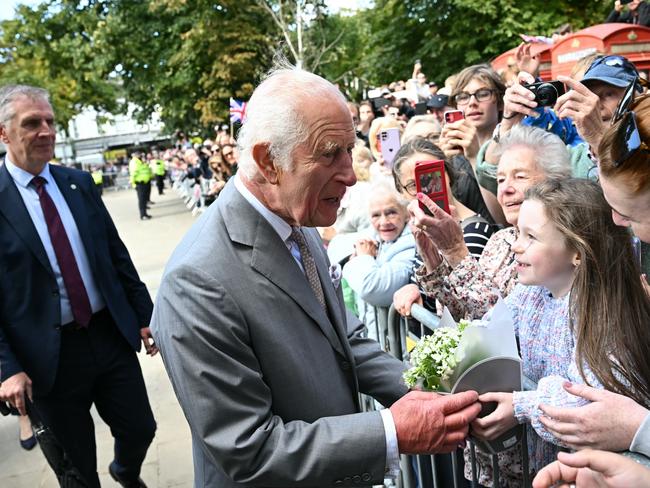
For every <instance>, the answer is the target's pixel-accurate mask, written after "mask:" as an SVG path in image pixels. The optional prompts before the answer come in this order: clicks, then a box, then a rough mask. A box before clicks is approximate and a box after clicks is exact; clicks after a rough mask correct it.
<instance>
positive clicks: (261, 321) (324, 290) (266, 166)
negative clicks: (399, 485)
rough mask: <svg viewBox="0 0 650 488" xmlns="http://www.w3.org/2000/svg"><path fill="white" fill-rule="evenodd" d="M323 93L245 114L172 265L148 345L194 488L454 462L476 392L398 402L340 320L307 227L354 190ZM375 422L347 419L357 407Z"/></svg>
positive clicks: (280, 74)
mask: <svg viewBox="0 0 650 488" xmlns="http://www.w3.org/2000/svg"><path fill="white" fill-rule="evenodd" d="M354 144H355V133H354V128H353V126H352V120H351V117H350V112H349V111H348V109H347V106H346V103H345V99H344V97H343V96H342V95H341V93H340V92H339V91H338V89H337V88H336V87H335V86H333V85H332V84H331V83H329V82H327V81H326V80H324V79H322V78H320V77H318V76H316V75H313V74H311V73H308V72H305V71H302V70H299V69H292V68H280V69H277V70H275V71H273V72H272V73H271V74H270V75H269V77H268V78H267V79H266V80H265V81H264V82H262V83H261V84H260V86H259V87H258V88H257V89H256V90H255V92H254V93H253V96H252V97H251V99H250V102H249V104H248V108H247V120H246V122H245V123H244V126H243V128H242V130H241V132H240V137H239V145H240V149H241V159H240V171H239V172H238V174H237V176H236V177H235V178H233V179H231V180H230V181H229V182H228V184H227V186H226V187H225V188H224V190H223V191H222V193H221V195H220V196H219V198H218V199H217V201H216V202H215V203H214V204H213V205H212V206H211V207H210V208H209V209H208V211H207V212H205V214H204V215H203V216H202V218H201V219H200V221H199V222H197V223H196V224H195V225H194V226H193V228H192V229H191V230H190V232H189V233H188V234H187V236H186V237H185V238H184V239H183V241H182V242H181V244H180V245H179V247H178V248H177V249H176V251H175V252H174V254H173V256H172V258H171V260H170V262H169V264H168V266H167V269H166V271H165V275H164V277H163V281H162V284H161V287H160V290H159V292H158V296H157V301H156V305H155V307H154V318H153V325H152V329H153V334H154V338H155V339H156V343H157V344H158V346H159V348H160V350H161V352H162V356H163V360H164V362H165V366H166V368H167V372H168V374H169V376H170V378H171V381H172V383H173V386H174V389H175V392H176V396H177V397H178V400H179V401H180V403H181V406H182V408H183V411H184V413H185V416H186V417H187V420H188V422H189V424H190V427H191V431H192V439H193V451H194V452H193V454H194V473H195V486H196V487H204V486H206V487H219V488H223V487H240V486H247V487H251V486H259V487H262V486H263V487H269V486H277V487H289V486H346V485H350V486H352V485H354V486H362V485H372V484H379V483H382V481H383V480H384V478H385V477H386V475H387V474H388V475H395V474H397V472H398V470H399V461H398V459H399V453H400V452H402V453H433V452H449V451H452V450H454V449H455V448H456V447H457V446H458V444H459V443H461V442H462V441H463V440H464V438H465V436H466V435H467V430H468V423H469V422H471V421H472V420H473V419H474V418H475V417H476V416H477V414H478V412H479V411H480V405H479V404H478V402H477V398H478V396H477V394H476V393H475V392H466V393H462V394H459V395H451V396H444V397H443V396H439V395H436V394H433V393H423V392H418V391H414V392H410V393H407V389H406V387H405V386H404V384H403V382H402V381H401V374H402V372H403V369H404V366H403V365H402V363H401V362H399V361H397V360H396V359H393V358H392V357H390V356H389V355H388V354H386V353H384V352H382V351H381V350H380V349H379V347H378V345H377V343H376V342H374V341H372V340H369V339H367V338H364V336H363V330H364V328H363V325H362V324H361V323H360V322H359V321H358V320H357V319H356V318H355V317H354V316H352V315H351V314H349V313H347V312H346V310H345V308H344V306H343V300H342V296H341V291H340V289H339V288H338V287H337V286H336V284H335V283H334V281H333V280H332V279H331V277H330V273H329V265H328V262H327V257H326V254H325V252H324V250H323V246H322V243H321V242H320V238H319V236H318V233H317V231H316V230H315V229H312V228H311V227H315V226H329V225H331V224H332V223H333V222H334V220H335V219H336V214H337V209H338V207H339V203H340V201H341V198H342V197H343V195H344V194H345V191H346V187H348V186H351V185H353V184H354V183H355V181H356V178H355V176H354V173H353V171H352V161H351V156H350V153H351V150H352V148H353V147H354ZM359 392H363V393H366V394H369V395H371V396H373V397H374V398H376V399H377V400H378V401H379V402H381V403H382V404H383V405H385V406H387V407H390V408H388V409H386V410H382V411H381V412H366V413H361V412H360V408H359V403H358V393H359Z"/></svg>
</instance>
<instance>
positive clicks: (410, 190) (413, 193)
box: [395, 179, 418, 197]
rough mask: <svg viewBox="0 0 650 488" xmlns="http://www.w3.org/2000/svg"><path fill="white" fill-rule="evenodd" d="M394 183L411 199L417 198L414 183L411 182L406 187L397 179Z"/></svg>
mask: <svg viewBox="0 0 650 488" xmlns="http://www.w3.org/2000/svg"><path fill="white" fill-rule="evenodd" d="M395 182H396V183H397V184H398V185H399V187H400V188H402V189H403V190H404V191H405V192H406V193H408V194H409V195H411V196H412V197H417V196H418V187H417V185H416V183H415V181H413V180H411V181H409V182H408V183H407V184H406V185H402V182H401V181H398V180H397V179H395Z"/></svg>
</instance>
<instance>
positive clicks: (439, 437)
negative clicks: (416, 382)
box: [390, 391, 481, 454]
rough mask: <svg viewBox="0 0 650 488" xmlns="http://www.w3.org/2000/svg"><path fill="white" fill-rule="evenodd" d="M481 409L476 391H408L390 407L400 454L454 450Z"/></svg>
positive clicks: (465, 435) (461, 441)
mask: <svg viewBox="0 0 650 488" xmlns="http://www.w3.org/2000/svg"><path fill="white" fill-rule="evenodd" d="M480 411H481V404H480V403H479V402H478V393H476V392H475V391H466V392H463V393H457V394H455V395H438V394H436V393H428V392H423V391H411V392H409V393H407V394H406V395H404V396H403V397H402V398H400V399H399V400H398V401H396V402H395V403H394V404H393V405H392V406H391V407H390V412H391V414H392V416H393V421H394V422H395V429H396V431H397V444H398V447H399V451H400V453H402V454H433V453H444V452H452V451H454V450H455V449H457V448H458V446H459V445H460V444H462V443H463V441H464V440H465V438H466V437H467V433H468V431H469V424H470V423H471V422H472V421H473V420H474V419H475V418H476V416H477V415H478V414H479V412H480Z"/></svg>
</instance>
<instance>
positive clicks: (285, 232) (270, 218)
mask: <svg viewBox="0 0 650 488" xmlns="http://www.w3.org/2000/svg"><path fill="white" fill-rule="evenodd" d="M235 188H237V191H239V193H241V196H242V197H244V199H245V200H246V201H247V202H248V203H250V204H251V205H252V206H253V208H254V209H255V210H257V211H258V212H259V213H260V214H261V215H262V217H264V218H265V219H266V221H267V222H268V223H269V224H270V225H271V227H273V230H275V232H277V234H278V235H279V236H280V239H282V242H286V241H287V239H289V236H291V226H290V225H289V224H287V223H286V222H285V221H284V219H283V218H282V217H280V216H279V215H276V214H274V213H273V212H271V211H270V210H269V209H268V208H266V207H265V206H264V204H263V203H262V202H260V201H259V200H258V199H257V197H255V195H253V194H252V193H251V191H250V190H249V189H248V188H246V185H244V182H243V181H242V180H241V178H240V176H239V173H237V174H235Z"/></svg>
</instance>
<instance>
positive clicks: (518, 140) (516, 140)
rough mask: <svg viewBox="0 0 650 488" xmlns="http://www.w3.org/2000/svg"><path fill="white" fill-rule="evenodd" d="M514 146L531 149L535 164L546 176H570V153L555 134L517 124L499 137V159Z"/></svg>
mask: <svg viewBox="0 0 650 488" xmlns="http://www.w3.org/2000/svg"><path fill="white" fill-rule="evenodd" d="M515 147H526V148H529V149H531V150H532V151H533V154H534V157H535V164H537V167H538V168H539V169H540V171H542V172H543V173H544V174H545V175H546V177H547V178H553V179H557V178H560V179H562V178H571V155H570V154H569V150H568V149H567V146H566V144H564V142H562V139H560V138H559V137H558V136H556V135H555V134H553V133H551V132H547V131H545V130H544V129H540V128H538V127H531V126H527V125H521V124H517V125H516V126H514V127H513V128H512V129H510V132H508V133H507V134H506V135H505V136H504V137H503V138H502V139H501V143H500V144H499V154H498V156H499V159H501V156H502V155H503V154H504V153H505V152H506V151H509V150H511V149H513V148H515ZM495 169H496V168H495Z"/></svg>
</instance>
